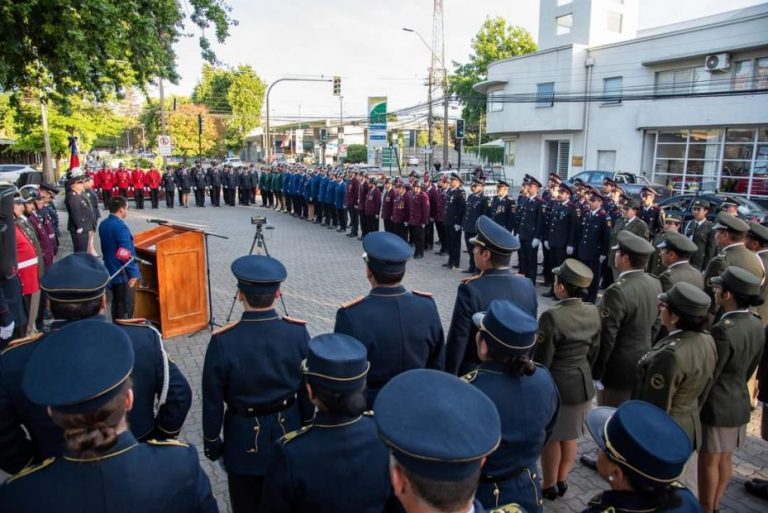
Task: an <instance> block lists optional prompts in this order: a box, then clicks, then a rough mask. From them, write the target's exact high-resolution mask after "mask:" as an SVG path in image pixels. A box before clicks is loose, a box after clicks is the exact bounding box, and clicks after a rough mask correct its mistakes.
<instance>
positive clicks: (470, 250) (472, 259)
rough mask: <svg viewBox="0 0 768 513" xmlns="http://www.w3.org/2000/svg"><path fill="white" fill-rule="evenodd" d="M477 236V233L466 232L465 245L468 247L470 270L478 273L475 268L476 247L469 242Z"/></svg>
mask: <svg viewBox="0 0 768 513" xmlns="http://www.w3.org/2000/svg"><path fill="white" fill-rule="evenodd" d="M475 235H477V234H476V233H470V232H464V243H465V244H466V245H467V253H469V270H470V271H472V272H475V271H477V267H475V255H474V253H473V252H474V249H475V245H474V244H472V243H471V242H469V239H471V238H472V237H474V236H475Z"/></svg>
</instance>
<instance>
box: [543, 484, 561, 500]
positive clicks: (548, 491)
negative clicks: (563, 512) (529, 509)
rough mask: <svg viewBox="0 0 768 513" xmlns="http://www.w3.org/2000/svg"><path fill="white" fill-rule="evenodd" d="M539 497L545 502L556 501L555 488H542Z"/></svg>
mask: <svg viewBox="0 0 768 513" xmlns="http://www.w3.org/2000/svg"><path fill="white" fill-rule="evenodd" d="M541 496H542V497H544V498H545V499H547V500H550V501H553V500H555V499H557V488H555V487H554V486H550V487H549V488H542V489H541Z"/></svg>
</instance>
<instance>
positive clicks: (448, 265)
mask: <svg viewBox="0 0 768 513" xmlns="http://www.w3.org/2000/svg"><path fill="white" fill-rule="evenodd" d="M443 267H453V266H452V265H451V264H449V263H445V264H443Z"/></svg>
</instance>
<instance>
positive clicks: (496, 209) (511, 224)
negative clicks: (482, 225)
mask: <svg viewBox="0 0 768 513" xmlns="http://www.w3.org/2000/svg"><path fill="white" fill-rule="evenodd" d="M515 212H516V205H515V200H514V199H512V197H510V195H509V184H508V183H507V182H505V181H504V180H499V181H498V182H496V196H494V198H493V199H492V200H491V208H490V214H488V215H489V217H490V218H491V219H493V220H494V221H495V222H496V223H497V224H500V225H501V226H503V227H504V228H506V229H507V230H509V231H510V232H511V231H514V229H515Z"/></svg>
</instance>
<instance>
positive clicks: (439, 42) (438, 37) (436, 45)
mask: <svg viewBox="0 0 768 513" xmlns="http://www.w3.org/2000/svg"><path fill="white" fill-rule="evenodd" d="M432 6H433V7H432V48H431V50H432V68H436V67H437V64H440V65H441V67H442V68H443V77H442V78H443V84H442V85H443V164H442V167H443V169H446V168H447V167H448V70H447V69H446V65H445V30H444V25H443V0H434V3H433V4H432Z"/></svg>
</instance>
